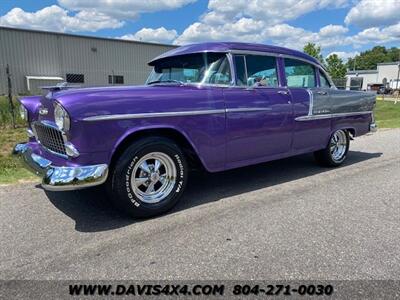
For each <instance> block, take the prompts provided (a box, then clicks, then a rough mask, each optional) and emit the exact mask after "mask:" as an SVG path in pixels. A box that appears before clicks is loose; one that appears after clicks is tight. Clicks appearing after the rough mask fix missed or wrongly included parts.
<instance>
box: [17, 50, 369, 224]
mask: <svg viewBox="0 0 400 300" xmlns="http://www.w3.org/2000/svg"><path fill="white" fill-rule="evenodd" d="M149 64H150V66H152V67H153V71H152V72H151V74H150V76H149V78H148V80H147V82H146V85H144V86H130V87H129V86H123V87H107V88H86V89H72V90H64V89H62V88H54V89H50V91H49V93H48V94H47V95H46V96H44V97H42V96H35V97H24V98H22V99H21V100H20V101H21V104H22V105H21V107H22V111H21V114H22V115H23V117H25V119H26V120H27V122H28V134H29V142H28V143H24V144H18V145H16V147H15V150H14V153H15V154H17V155H19V156H21V157H22V159H23V160H24V161H25V164H26V166H28V167H29V168H31V169H32V170H34V172H36V173H37V174H39V175H40V176H42V177H43V183H42V185H43V187H44V188H45V189H47V190H51V191H64V190H71V189H80V188H84V187H89V186H95V185H101V184H105V185H106V186H107V188H108V190H109V193H110V199H111V200H112V201H113V202H114V203H115V204H116V205H117V206H118V207H119V208H121V209H122V210H123V211H125V212H126V213H129V214H130V215H132V216H134V217H150V216H154V215H158V214H161V213H164V212H166V211H167V210H169V209H170V208H172V207H173V206H174V205H175V204H176V203H177V202H178V200H179V199H180V197H181V196H182V193H183V191H184V189H185V186H186V183H187V180H188V175H189V169H190V167H192V166H195V167H202V168H204V169H206V170H207V171H209V172H218V171H223V170H228V169H233V168H238V167H242V166H247V165H251V164H257V163H261V162H266V161H271V160H275V159H281V158H284V157H289V156H294V155H298V154H303V153H308V152H314V153H315V158H316V160H317V161H318V162H319V163H320V164H322V165H324V166H330V167H336V166H339V165H341V164H342V163H343V162H344V161H345V159H346V157H347V154H348V149H349V144H350V136H353V137H354V136H360V135H363V134H366V133H368V132H370V131H374V130H375V128H376V126H375V122H374V117H373V112H372V110H373V108H374V105H375V95H374V94H373V93H367V92H359V91H345V90H338V89H336V88H335V86H334V84H333V83H332V81H331V79H330V78H329V76H328V75H327V73H326V71H325V69H324V67H323V66H322V65H321V64H320V63H319V62H318V61H317V60H315V59H314V58H312V57H310V56H308V55H306V54H304V53H301V52H298V51H294V50H290V49H286V48H281V47H274V46H267V45H260V44H245V43H204V44H196V45H189V46H183V47H179V48H176V49H174V50H171V51H169V52H167V53H165V54H163V55H161V56H159V57H157V58H155V59H154V60H152V61H151V62H150V63H149Z"/></svg>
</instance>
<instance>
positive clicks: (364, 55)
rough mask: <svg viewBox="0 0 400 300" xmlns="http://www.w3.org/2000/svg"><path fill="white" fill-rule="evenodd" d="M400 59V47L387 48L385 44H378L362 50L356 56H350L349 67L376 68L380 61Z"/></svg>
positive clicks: (360, 68)
mask: <svg viewBox="0 0 400 300" xmlns="http://www.w3.org/2000/svg"><path fill="white" fill-rule="evenodd" d="M399 60H400V49H399V48H396V47H393V48H390V49H386V47H383V46H376V47H374V48H372V49H371V50H367V51H364V52H361V53H360V54H359V55H356V56H355V57H354V58H349V60H348V61H347V67H348V68H349V69H350V70H353V69H356V70H374V69H376V66H377V64H378V63H383V62H393V61H399Z"/></svg>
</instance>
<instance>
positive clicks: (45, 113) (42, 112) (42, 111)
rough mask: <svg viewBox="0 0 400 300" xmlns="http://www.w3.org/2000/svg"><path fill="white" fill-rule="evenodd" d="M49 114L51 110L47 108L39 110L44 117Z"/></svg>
mask: <svg viewBox="0 0 400 300" xmlns="http://www.w3.org/2000/svg"><path fill="white" fill-rule="evenodd" d="M48 113H49V110H48V109H47V108H45V107H41V108H39V114H40V115H42V116H44V115H47V114H48Z"/></svg>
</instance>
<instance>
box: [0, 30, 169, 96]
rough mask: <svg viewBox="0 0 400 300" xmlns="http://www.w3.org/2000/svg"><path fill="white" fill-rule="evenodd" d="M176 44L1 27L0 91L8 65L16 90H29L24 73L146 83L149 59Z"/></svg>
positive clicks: (96, 81)
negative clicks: (116, 77) (110, 77)
mask: <svg viewBox="0 0 400 300" xmlns="http://www.w3.org/2000/svg"><path fill="white" fill-rule="evenodd" d="M173 47H174V46H167V45H157V44H149V43H140V42H128V41H120V40H113V39H101V38H91V37H81V36H74V35H66V34H57V33H48V32H38V31H31V30H21V29H11V28H4V27H0V94H5V93H7V77H6V65H7V64H9V66H10V71H11V74H12V84H13V93H14V94H20V93H26V92H27V86H26V78H25V76H29V75H30V76H60V77H63V78H64V79H65V78H66V74H67V73H73V74H84V79H85V83H84V84H81V85H85V86H94V85H109V83H108V75H113V74H114V75H123V76H124V84H125V85H126V84H133V85H136V84H143V83H144V81H145V80H146V78H147V75H148V74H149V72H150V70H151V68H150V67H149V66H147V62H148V61H150V60H151V59H152V58H154V57H155V56H157V55H159V54H161V53H163V52H166V51H168V50H170V49H172V48H173Z"/></svg>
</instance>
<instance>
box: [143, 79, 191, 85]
mask: <svg viewBox="0 0 400 300" xmlns="http://www.w3.org/2000/svg"><path fill="white" fill-rule="evenodd" d="M163 82H172V83H179V84H182V85H184V84H185V83H184V82H183V81H180V80H174V79H167V80H154V81H150V82H148V83H147V84H154V83H163Z"/></svg>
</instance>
